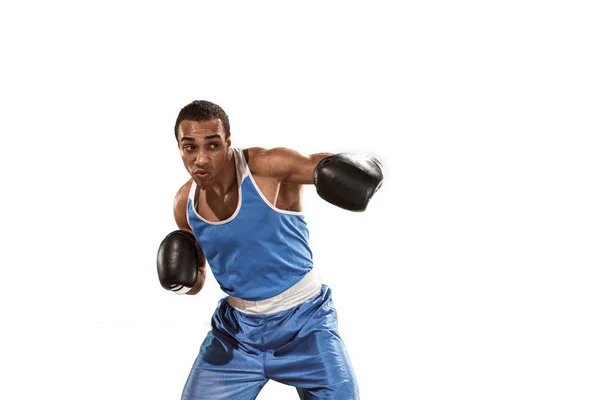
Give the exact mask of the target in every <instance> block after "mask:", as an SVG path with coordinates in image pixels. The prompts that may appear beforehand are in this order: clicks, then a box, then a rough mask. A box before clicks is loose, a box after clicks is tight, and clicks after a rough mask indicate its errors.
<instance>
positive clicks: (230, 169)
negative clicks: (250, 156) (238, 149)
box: [205, 149, 237, 198]
mask: <svg viewBox="0 0 600 400" xmlns="http://www.w3.org/2000/svg"><path fill="white" fill-rule="evenodd" d="M236 185H237V172H236V166H235V158H234V156H233V151H232V150H231V149H229V151H228V152H227V164H226V165H225V167H223V170H222V171H221V173H220V174H219V176H218V177H217V179H216V182H215V183H214V184H213V185H210V186H209V187H207V188H205V190H206V191H207V192H210V193H211V194H212V195H216V196H218V197H221V198H223V197H225V196H226V195H227V193H229V192H230V191H231V189H232V188H233V187H234V186H236Z"/></svg>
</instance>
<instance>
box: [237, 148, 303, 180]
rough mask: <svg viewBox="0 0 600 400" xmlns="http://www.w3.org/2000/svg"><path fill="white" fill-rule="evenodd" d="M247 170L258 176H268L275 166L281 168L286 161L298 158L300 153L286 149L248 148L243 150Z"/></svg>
mask: <svg viewBox="0 0 600 400" xmlns="http://www.w3.org/2000/svg"><path fill="white" fill-rule="evenodd" d="M243 151H244V157H245V158H246V163H247V164H248V168H250V171H251V172H252V173H255V174H258V175H270V172H274V170H275V168H276V167H277V166H281V165H282V164H283V163H285V162H286V161H287V160H288V159H293V158H294V157H298V156H299V155H300V153H298V152H297V151H295V150H292V149H289V148H287V147H273V148H269V149H266V148H264V147H249V148H246V149H243Z"/></svg>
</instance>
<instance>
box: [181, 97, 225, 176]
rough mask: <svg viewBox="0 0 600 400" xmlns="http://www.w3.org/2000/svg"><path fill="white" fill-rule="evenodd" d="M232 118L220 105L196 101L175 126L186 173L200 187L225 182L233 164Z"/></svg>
mask: <svg viewBox="0 0 600 400" xmlns="http://www.w3.org/2000/svg"><path fill="white" fill-rule="evenodd" d="M229 136H230V131H229V118H228V117H227V114H225V111H223V109H222V108H221V107H219V106H218V105H216V104H214V103H211V102H208V101H194V102H192V103H190V104H188V105H187V106H185V107H184V108H182V109H181V111H180V112H179V115H178V116H177V122H176V123H175V138H176V139H177V144H178V146H179V151H180V153H181V159H182V160H183V164H184V166H185V169H186V170H187V171H188V172H189V173H190V175H191V176H192V179H194V181H195V182H196V183H197V184H198V185H200V186H204V187H207V186H210V185H212V184H215V183H217V182H219V181H220V180H221V179H223V178H224V175H223V173H224V171H225V167H226V166H227V163H228V162H229V161H230V160H231V157H230V154H229V148H230V146H231V140H230V137H229Z"/></svg>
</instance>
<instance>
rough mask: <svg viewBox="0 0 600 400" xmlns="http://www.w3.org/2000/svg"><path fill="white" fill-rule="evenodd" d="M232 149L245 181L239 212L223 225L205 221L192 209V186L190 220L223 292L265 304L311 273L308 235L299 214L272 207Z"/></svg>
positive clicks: (241, 179) (239, 154) (237, 151)
mask: <svg viewBox="0 0 600 400" xmlns="http://www.w3.org/2000/svg"><path fill="white" fill-rule="evenodd" d="M232 150H233V155H234V160H235V164H236V173H237V177H238V183H239V182H241V184H239V189H238V190H239V192H238V193H239V195H238V206H237V209H236V210H235V212H234V213H233V215H232V216H231V217H229V218H228V219H226V220H224V221H220V222H210V221H207V220H206V219H204V218H202V217H201V216H200V214H198V212H197V211H196V208H195V207H194V199H195V196H196V183H195V182H192V186H191V188H190V193H189V196H188V202H187V220H188V223H189V224H190V227H191V228H192V231H193V232H194V235H195V236H196V240H197V241H198V243H199V244H200V246H201V247H202V250H203V251H204V254H205V256H206V261H207V262H208V265H209V266H210V269H211V271H212V273H213V276H214V277H215V279H216V280H217V282H218V283H219V285H220V286H221V289H222V290H223V291H224V292H225V293H227V294H229V295H231V296H235V297H239V298H242V299H245V300H250V301H258V300H264V299H267V298H269V297H273V296H275V295H278V294H279V293H281V292H283V291H285V290H286V289H288V288H290V287H291V286H293V285H294V284H296V283H297V282H298V281H300V280H301V279H302V278H303V277H304V275H306V274H307V273H308V272H309V271H310V270H311V269H312V267H313V259H312V251H311V249H310V246H309V232H308V228H307V224H306V221H305V219H304V215H303V214H302V213H301V212H294V211H284V210H280V209H277V208H275V207H274V206H273V205H272V204H271V203H269V201H268V200H267V199H266V198H265V197H264V196H263V194H262V192H261V191H260V189H259V188H258V186H257V185H256V182H255V181H254V179H253V178H252V174H251V173H250V169H249V168H248V165H247V163H246V158H245V157H244V153H243V150H242V149H232Z"/></svg>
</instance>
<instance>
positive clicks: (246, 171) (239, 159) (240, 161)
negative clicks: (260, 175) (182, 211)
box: [186, 148, 304, 226]
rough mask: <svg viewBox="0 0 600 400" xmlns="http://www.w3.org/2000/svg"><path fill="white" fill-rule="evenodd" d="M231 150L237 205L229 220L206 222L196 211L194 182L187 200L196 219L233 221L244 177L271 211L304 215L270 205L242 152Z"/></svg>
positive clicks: (237, 211)
mask: <svg viewBox="0 0 600 400" xmlns="http://www.w3.org/2000/svg"><path fill="white" fill-rule="evenodd" d="M232 150H233V156H234V159H235V171H236V174H237V178H238V182H239V186H238V204H237V207H236V209H235V211H234V212H233V214H232V215H231V216H230V217H229V218H227V219H224V220H223V221H217V222H213V221H209V220H207V219H206V218H203V217H202V216H201V215H200V214H199V213H198V211H197V210H196V204H195V198H196V187H197V186H196V182H194V181H192V186H191V187H190V192H189V194H188V199H190V200H191V201H192V209H193V210H194V214H195V215H196V217H198V218H199V219H200V220H201V221H202V222H204V223H206V224H209V225H223V224H226V223H228V222H231V221H233V219H234V218H235V217H236V216H237V215H238V213H239V212H240V209H241V208H242V183H243V181H244V179H245V178H246V177H249V178H250V181H251V182H252V185H253V186H254V189H255V190H256V192H257V193H258V194H259V195H260V197H261V199H262V200H263V202H264V203H265V204H266V205H268V206H269V207H270V208H271V209H272V210H273V211H275V212H278V213H280V214H289V215H304V212H303V211H289V210H282V209H280V208H277V207H275V206H274V205H273V204H271V202H270V201H269V200H267V198H266V197H265V195H264V194H263V192H262V191H261V190H260V188H259V187H258V184H257V183H256V181H255V180H254V177H253V176H252V173H251V172H250V167H248V163H247V162H246V157H244V150H243V149H238V148H232ZM186 215H187V210H186ZM189 222H190V221H189V218H188V224H189ZM190 226H191V224H190Z"/></svg>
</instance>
